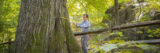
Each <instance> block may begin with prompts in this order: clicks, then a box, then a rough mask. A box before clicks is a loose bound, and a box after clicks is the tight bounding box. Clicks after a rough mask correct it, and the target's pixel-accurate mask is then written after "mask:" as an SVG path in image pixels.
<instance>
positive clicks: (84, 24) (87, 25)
mask: <svg viewBox="0 0 160 53" xmlns="http://www.w3.org/2000/svg"><path fill="white" fill-rule="evenodd" d="M77 26H78V27H80V28H81V30H82V32H85V31H89V28H90V22H89V21H88V20H86V21H83V22H82V23H80V24H77Z"/></svg>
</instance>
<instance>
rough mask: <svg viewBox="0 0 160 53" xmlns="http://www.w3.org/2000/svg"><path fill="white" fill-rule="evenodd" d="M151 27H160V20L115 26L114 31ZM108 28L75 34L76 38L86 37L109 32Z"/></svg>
mask: <svg viewBox="0 0 160 53" xmlns="http://www.w3.org/2000/svg"><path fill="white" fill-rule="evenodd" d="M151 25H160V20H152V21H144V22H139V23H131V24H126V25H121V26H115V27H113V28H112V30H121V29H128V28H135V27H143V26H151ZM108 30H109V29H108V28H104V29H99V30H94V31H86V32H75V33H74V35H75V36H79V35H85V34H95V33H102V32H105V31H108Z"/></svg>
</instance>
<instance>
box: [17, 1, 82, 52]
mask: <svg viewBox="0 0 160 53" xmlns="http://www.w3.org/2000/svg"><path fill="white" fill-rule="evenodd" d="M68 19H69V16H68V11H67V8H66V0H21V9H20V14H19V20H18V27H17V31H16V39H15V47H14V48H15V50H14V52H15V53H82V51H81V48H80V47H79V45H78V44H77V42H76V40H75V38H74V36H73V33H72V31H71V28H70V23H69V20H68Z"/></svg>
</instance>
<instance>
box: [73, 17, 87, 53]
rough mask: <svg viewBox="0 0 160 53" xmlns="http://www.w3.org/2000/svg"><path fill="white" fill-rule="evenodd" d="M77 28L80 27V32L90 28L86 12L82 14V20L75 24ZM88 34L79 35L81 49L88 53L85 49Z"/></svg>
mask: <svg viewBox="0 0 160 53" xmlns="http://www.w3.org/2000/svg"><path fill="white" fill-rule="evenodd" d="M76 25H77V26H78V27H79V28H81V30H82V32H85V31H89V28H90V22H89V20H88V14H84V15H83V22H82V23H79V24H76ZM88 37H89V35H88V34H87V35H82V36H81V44H82V50H83V52H84V53H88V49H87V42H88Z"/></svg>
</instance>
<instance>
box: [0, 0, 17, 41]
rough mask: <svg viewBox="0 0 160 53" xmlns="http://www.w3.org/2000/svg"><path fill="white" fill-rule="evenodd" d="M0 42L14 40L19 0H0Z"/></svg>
mask: <svg viewBox="0 0 160 53" xmlns="http://www.w3.org/2000/svg"><path fill="white" fill-rule="evenodd" d="M0 6H1V7H0V43H1V42H7V41H8V40H9V39H12V40H14V35H15V31H16V26H17V19H18V13H19V8H20V0H1V1H0Z"/></svg>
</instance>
